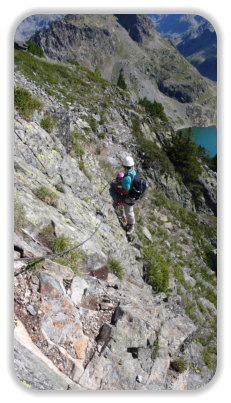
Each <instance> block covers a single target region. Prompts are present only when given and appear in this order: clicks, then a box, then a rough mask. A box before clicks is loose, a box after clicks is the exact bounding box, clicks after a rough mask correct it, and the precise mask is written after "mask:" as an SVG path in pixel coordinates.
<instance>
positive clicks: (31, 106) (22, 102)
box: [14, 87, 42, 119]
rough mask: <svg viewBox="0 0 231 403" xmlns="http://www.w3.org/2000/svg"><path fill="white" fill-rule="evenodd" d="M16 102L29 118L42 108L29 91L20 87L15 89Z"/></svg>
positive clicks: (19, 109) (22, 112) (20, 110)
mask: <svg viewBox="0 0 231 403" xmlns="http://www.w3.org/2000/svg"><path fill="white" fill-rule="evenodd" d="M14 104H15V107H16V109H17V110H18V111H19V113H20V114H21V115H22V116H23V117H24V118H25V119H29V118H30V117H31V116H32V114H33V112H34V111H35V110H36V109H40V108H41V105H42V104H41V102H40V101H38V100H37V99H36V98H34V97H33V96H32V95H31V93H30V92H29V91H27V90H25V89H24V88H20V87H17V88H15V89H14Z"/></svg>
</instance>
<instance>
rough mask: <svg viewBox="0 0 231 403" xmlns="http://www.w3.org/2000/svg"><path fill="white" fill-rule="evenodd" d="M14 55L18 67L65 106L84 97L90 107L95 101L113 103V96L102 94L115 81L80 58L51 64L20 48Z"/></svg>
mask: <svg viewBox="0 0 231 403" xmlns="http://www.w3.org/2000/svg"><path fill="white" fill-rule="evenodd" d="M14 55H15V70H16V71H17V70H19V71H21V73H22V74H23V75H25V76H26V77H27V78H29V79H30V80H32V81H34V82H36V83H37V84H38V85H40V86H41V87H42V88H43V89H44V90H45V91H46V92H47V93H49V94H50V95H52V96H54V97H56V98H57V99H58V100H59V101H60V102H62V103H63V105H64V106H65V107H68V106H69V103H71V104H73V103H74V102H75V101H78V100H79V99H80V98H81V101H82V102H83V103H84V104H85V105H86V106H87V107H89V104H94V103H95V105H97V106H99V103H100V105H101V104H103V103H106V102H107V105H109V101H110V96H105V97H103V98H102V99H100V100H99V96H98V93H99V92H101V93H104V90H105V89H106V88H107V87H108V86H112V84H110V83H109V82H107V81H106V80H104V79H102V78H101V77H100V75H99V74H98V72H97V73H94V72H92V71H90V70H89V69H87V68H85V67H83V66H80V65H79V63H78V62H76V61H72V62H70V63H65V62H54V63H50V62H49V61H47V60H46V59H41V58H38V57H36V56H34V55H32V54H31V53H29V52H25V51H21V50H17V49H15V53H14ZM95 88H96V89H97V90H96V91H95ZM104 98H105V100H104Z"/></svg>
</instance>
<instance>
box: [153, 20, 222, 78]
mask: <svg viewBox="0 0 231 403" xmlns="http://www.w3.org/2000/svg"><path fill="white" fill-rule="evenodd" d="M148 16H149V18H150V19H151V20H152V21H153V24H154V27H155V29H156V30H157V31H158V32H160V34H161V35H163V36H164V37H165V38H169V39H170V40H171V41H172V43H173V44H174V45H175V46H176V48H177V49H178V50H179V52H180V53H181V54H182V55H183V56H184V57H185V58H186V59H187V60H188V61H189V62H190V63H192V64H193V66H195V67H196V68H197V69H198V71H199V72H200V73H201V74H202V75H203V76H205V77H208V78H210V79H211V80H214V81H217V35H216V32H215V30H214V27H213V26H212V25H211V24H210V22H209V21H208V20H206V19H205V18H203V17H201V16H200V15H195V14H149V15H148Z"/></svg>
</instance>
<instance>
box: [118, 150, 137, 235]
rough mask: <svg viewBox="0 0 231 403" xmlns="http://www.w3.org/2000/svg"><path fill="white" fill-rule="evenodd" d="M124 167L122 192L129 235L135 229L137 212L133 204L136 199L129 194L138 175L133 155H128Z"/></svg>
mask: <svg viewBox="0 0 231 403" xmlns="http://www.w3.org/2000/svg"><path fill="white" fill-rule="evenodd" d="M123 167H124V168H125V174H124V177H123V180H122V189H121V193H122V194H123V195H124V196H123V206H124V211H125V215H126V217H127V222H128V223H127V235H130V234H132V233H133V232H134V229H135V214H134V210H133V206H134V204H135V200H134V199H133V198H131V197H130V196H129V191H130V190H131V188H132V182H133V178H134V176H135V175H136V171H135V170H134V160H133V158H132V157H126V158H125V159H124V162H123Z"/></svg>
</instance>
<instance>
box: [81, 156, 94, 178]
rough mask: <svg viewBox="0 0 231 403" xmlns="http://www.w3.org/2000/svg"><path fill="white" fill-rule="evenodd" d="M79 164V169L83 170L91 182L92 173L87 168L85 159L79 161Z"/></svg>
mask: <svg viewBox="0 0 231 403" xmlns="http://www.w3.org/2000/svg"><path fill="white" fill-rule="evenodd" d="M78 164H79V169H81V171H83V173H84V175H85V176H86V177H87V178H88V179H89V181H90V182H91V181H92V175H91V174H90V173H89V172H88V171H87V170H86V168H85V164H84V161H83V160H81V161H78Z"/></svg>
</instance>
